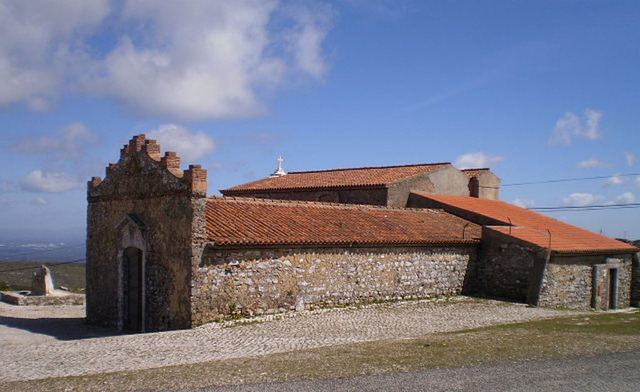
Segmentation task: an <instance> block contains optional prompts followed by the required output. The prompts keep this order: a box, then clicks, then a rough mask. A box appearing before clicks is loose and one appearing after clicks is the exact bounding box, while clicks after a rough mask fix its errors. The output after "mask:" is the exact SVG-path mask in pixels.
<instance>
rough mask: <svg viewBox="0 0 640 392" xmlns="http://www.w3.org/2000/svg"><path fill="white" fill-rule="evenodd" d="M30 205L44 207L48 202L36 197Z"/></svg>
mask: <svg viewBox="0 0 640 392" xmlns="http://www.w3.org/2000/svg"><path fill="white" fill-rule="evenodd" d="M31 204H33V205H35V206H46V205H47V204H49V202H48V201H47V200H45V199H43V198H42V197H36V198H34V199H33V200H32V201H31Z"/></svg>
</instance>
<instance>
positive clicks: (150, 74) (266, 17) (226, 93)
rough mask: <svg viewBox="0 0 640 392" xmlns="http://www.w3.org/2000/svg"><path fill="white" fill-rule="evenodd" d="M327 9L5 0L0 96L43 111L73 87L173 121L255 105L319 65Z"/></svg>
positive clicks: (147, 0)
mask: <svg viewBox="0 0 640 392" xmlns="http://www.w3.org/2000/svg"><path fill="white" fill-rule="evenodd" d="M116 4H117V6H114V7H113V9H110V5H116ZM333 17H334V12H333V9H332V8H331V6H329V5H327V4H323V3H319V2H313V3H312V2H280V1H277V0H262V1H254V0H235V1H227V0H193V1H190V2H188V3H186V4H185V2H184V1H182V0H163V1H155V0H123V1H122V2H112V1H110V0H94V1H91V2H83V1H77V0H60V1H55V2H54V1H48V0H31V1H22V0H9V1H5V2H2V3H0V80H4V81H10V83H5V84H4V85H3V88H2V89H0V105H8V104H12V103H16V102H23V103H25V104H26V105H27V106H28V107H29V108H31V109H32V110H36V111H43V110H48V109H49V108H51V106H52V101H53V100H55V97H56V95H57V94H59V93H60V92H68V91H72V92H81V93H82V92H84V93H90V94H93V95H97V96H101V97H107V98H114V99H116V100H117V101H118V102H120V103H121V104H122V105H123V106H124V107H125V108H127V109H130V110H133V111H135V112H137V113H140V114H143V115H156V116H160V117H164V118H171V119H177V120H203V119H209V118H222V117H224V118H229V117H247V116H252V115H256V114H260V113H263V112H265V111H266V109H265V104H264V102H263V101H264V100H265V99H266V98H267V97H269V96H270V94H271V93H272V92H273V91H274V90H276V89H278V88H282V87H288V86H289V85H290V83H291V82H295V81H296V80H298V79H300V78H301V77H303V78H308V77H310V78H312V79H318V78H322V77H323V76H324V75H325V73H326V72H327V68H328V67H327V62H326V59H325V54H324V50H323V45H324V42H325V40H326V36H327V34H328V33H329V31H330V30H331V22H332V19H333ZM107 21H109V22H108V23H113V21H117V24H118V26H117V29H114V28H113V26H110V25H108V24H107ZM113 31H117V34H119V35H118V36H115V35H114V33H113ZM94 34H95V35H101V37H100V38H101V39H100V40H99V41H100V42H101V44H100V45H98V44H95V43H94V42H93V41H92V38H94ZM105 42H107V44H105ZM111 42H115V44H113V45H111ZM65 90H66V91H65Z"/></svg>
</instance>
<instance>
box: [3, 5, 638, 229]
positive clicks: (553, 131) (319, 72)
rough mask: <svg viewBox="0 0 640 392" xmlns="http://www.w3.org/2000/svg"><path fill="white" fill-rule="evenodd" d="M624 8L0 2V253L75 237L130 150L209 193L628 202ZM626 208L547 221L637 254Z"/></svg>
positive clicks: (630, 93)
mask: <svg viewBox="0 0 640 392" xmlns="http://www.w3.org/2000/svg"><path fill="white" fill-rule="evenodd" d="M639 43H640V3H639V2H637V1H615V2H611V1H568V0H567V1H536V2H531V1H517V0H516V1H497V0H496V1H491V2H476V1H408V0H407V1H402V0H400V1H384V0H369V1H365V0H342V1H340V0H335V1H324V2H320V1H315V2H305V1H234V2H228V1H214V0H209V1H184V0H183V1H173V0H166V1H163V2H160V3H158V2H155V1H150V0H149V1H145V0H140V1H133V0H131V1H129V0H123V1H108V0H94V1H88V2H76V1H71V0H68V1H64V0H61V1H58V2H50V1H46V0H40V1H36V0H34V1H29V2H25V1H21V0H16V1H12V0H7V1H3V2H2V3H1V4H0V80H1V81H2V87H1V88H0V134H1V135H2V138H1V140H0V149H1V150H2V152H1V154H2V165H0V207H1V208H0V236H4V237H9V236H12V235H17V234H20V235H29V234H33V235H35V234H36V233H38V235H39V236H45V237H46V236H47V235H49V234H52V233H53V234H60V233H71V234H78V233H79V234H81V233H83V231H84V224H85V219H86V218H85V209H86V185H85V184H86V181H87V180H88V179H89V178H90V177H91V176H104V167H105V166H106V165H107V164H108V163H109V162H115V161H116V160H117V159H118V155H119V149H120V148H121V146H122V145H123V144H125V143H126V142H127V141H128V140H129V139H130V137H131V136H133V135H134V134H138V133H146V134H148V135H151V136H152V137H154V138H157V139H158V140H159V142H160V144H161V146H162V147H163V150H177V152H178V154H179V155H180V156H181V157H182V158H183V165H186V164H188V163H200V164H202V165H203V166H204V167H205V168H207V169H208V170H209V193H211V194H217V190H219V189H224V188H227V187H231V186H233V185H237V184H240V183H244V182H247V181H251V180H255V179H259V178H262V177H265V176H267V175H268V174H270V173H271V172H272V171H273V170H274V169H275V168H276V157H277V156H278V155H282V156H283V157H284V159H285V161H284V168H285V170H288V171H301V170H316V169H331V168H341V167H360V166H382V165H395V164H409V163H425V162H452V163H454V164H456V165H458V166H460V167H463V166H490V167H491V168H492V169H493V170H494V171H495V173H496V174H497V175H498V176H499V177H501V178H502V182H503V184H511V183H519V182H528V181H540V180H549V179H557V178H582V177H594V176H602V177H604V178H601V179H598V180H584V181H574V182H562V183H553V184H539V185H527V186H507V187H504V188H503V189H502V194H501V196H502V199H503V200H506V201H509V202H516V203H519V204H522V205H525V206H528V207H547V206H588V205H605V204H628V203H637V202H638V201H639V199H640V176H639V175H629V174H633V173H640V163H639V162H638V158H639V157H640V147H639V146H640V126H639V125H638V124H640V121H639V120H640V110H639V109H640V106H639V103H640V88H639V87H640V72H638V70H639V69H640V45H639ZM639 211H640V210H639V209H624V210H613V209H607V210H603V211H578V212H574V211H570V212H567V211H563V212H553V213H550V215H551V216H553V217H554V218H557V219H561V220H565V221H567V222H569V223H573V224H577V225H579V226H582V227H585V228H588V229H590V230H593V231H596V232H599V231H602V232H603V233H604V234H606V235H609V236H612V237H623V236H626V237H628V238H632V239H638V238H640V225H638V221H639V219H638V218H640V212H639Z"/></svg>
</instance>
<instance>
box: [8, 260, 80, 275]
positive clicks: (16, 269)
mask: <svg viewBox="0 0 640 392" xmlns="http://www.w3.org/2000/svg"><path fill="white" fill-rule="evenodd" d="M81 261H87V260H86V259H78V260H71V261H63V262H61V263H55V264H49V265H48V267H57V266H59V265H63V264H71V263H79V262H81ZM38 268H40V267H24V268H14V269H9V270H4V271H0V273H3V272H16V271H28V270H32V269H38Z"/></svg>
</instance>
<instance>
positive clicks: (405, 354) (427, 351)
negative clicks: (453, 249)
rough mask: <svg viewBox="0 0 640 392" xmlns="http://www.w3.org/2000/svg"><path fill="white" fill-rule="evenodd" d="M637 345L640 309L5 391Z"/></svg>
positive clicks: (397, 366)
mask: <svg viewBox="0 0 640 392" xmlns="http://www.w3.org/2000/svg"><path fill="white" fill-rule="evenodd" d="M638 349H640V311H637V310H636V311H635V312H629V313H607V314H597V313H594V314H589V315H586V316H575V317H567V318H558V319H552V320H541V321H533V322H526V323H518V324H508V325H500V326H494V327H485V328H478V329H472V330H465V331H458V332H452V333H441V334H431V335H426V336H423V337H420V338H415V339H401V340H383V341H375V342H366V343H355V344H346V345H340V346H331V347H322V348H317V349H311V350H300V351H292V352H287V353H279V354H271V355H265V356H259V357H250V358H238V359H231V360H224V361H211V362H203V363H197V364H191V365H178V366H168V367H163V368H156V369H146V370H139V371H130V372H116V373H107V374H99V375H91V376H77V377H62V378H51V379H44V380H35V381H26V382H12V383H5V384H0V390H1V391H55V390H67V391H73V390H83V391H86V390H88V391H105V390H119V391H120V390H136V389H172V388H197V387H204V386H215V385H233V384H246V383H259V382H274V381H275V382H282V381H292V380H309V379H325V378H336V377H350V376H356V375H367V374H379V373H391V372H406V371H414V370H421V369H429V368H437V367H461V366H475V365H491V364H498V363H511V362H523V361H533V360H550V359H559V358H571V357H583V356H592V355H598V354H606V353H613V352H623V351H631V350H638Z"/></svg>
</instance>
